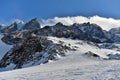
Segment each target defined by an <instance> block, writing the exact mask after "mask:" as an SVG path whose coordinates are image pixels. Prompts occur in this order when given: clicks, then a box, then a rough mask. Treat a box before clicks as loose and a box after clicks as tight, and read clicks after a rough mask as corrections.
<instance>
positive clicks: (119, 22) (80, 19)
mask: <svg viewBox="0 0 120 80" xmlns="http://www.w3.org/2000/svg"><path fill="white" fill-rule="evenodd" d="M58 22H62V23H63V24H65V25H72V24H73V23H79V24H81V23H84V22H90V23H95V24H97V25H99V26H101V27H102V28H103V29H104V30H109V29H111V28H115V27H120V19H114V18H105V17H100V16H93V17H84V16H75V17H55V18H53V19H46V20H42V26H45V25H54V24H56V23H58Z"/></svg>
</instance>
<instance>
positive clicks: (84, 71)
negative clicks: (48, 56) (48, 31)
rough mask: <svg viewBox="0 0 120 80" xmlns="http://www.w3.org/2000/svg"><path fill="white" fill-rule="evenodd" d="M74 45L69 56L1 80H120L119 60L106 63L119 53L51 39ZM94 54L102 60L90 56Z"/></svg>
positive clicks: (0, 76)
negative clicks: (89, 53)
mask: <svg viewBox="0 0 120 80" xmlns="http://www.w3.org/2000/svg"><path fill="white" fill-rule="evenodd" d="M49 39H50V40H52V41H54V42H56V43H57V41H58V40H61V41H64V42H65V43H70V45H72V47H74V48H75V50H73V51H68V52H66V56H64V57H59V56H58V57H59V58H58V59H57V60H54V61H49V63H47V64H41V65H38V66H34V67H29V68H23V69H18V70H13V71H7V72H1V73H0V80H120V72H119V71H120V67H119V66H120V64H119V61H117V60H104V58H106V59H107V58H109V57H108V56H107V54H115V53H118V54H119V52H118V51H116V50H113V51H112V50H109V49H102V48H99V46H97V45H96V44H94V43H92V42H87V41H80V40H71V39H65V38H55V37H49ZM88 51H91V52H93V53H95V54H97V55H99V56H100V57H94V56H89V55H86V54H85V53H86V52H88Z"/></svg>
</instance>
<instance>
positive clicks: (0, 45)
mask: <svg viewBox="0 0 120 80" xmlns="http://www.w3.org/2000/svg"><path fill="white" fill-rule="evenodd" d="M2 37H3V35H1V34H0V59H1V58H2V57H3V56H4V55H5V54H6V52H7V51H9V50H10V49H11V48H12V46H11V45H7V44H5V43H4V42H2V41H1V38H2Z"/></svg>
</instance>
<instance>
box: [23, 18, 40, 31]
mask: <svg viewBox="0 0 120 80" xmlns="http://www.w3.org/2000/svg"><path fill="white" fill-rule="evenodd" d="M40 28H41V27H40V24H39V22H38V20H37V18H34V19H32V20H31V21H29V22H28V23H26V24H25V25H24V26H23V29H26V30H36V29H40Z"/></svg>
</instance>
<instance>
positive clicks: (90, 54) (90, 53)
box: [85, 51, 100, 57]
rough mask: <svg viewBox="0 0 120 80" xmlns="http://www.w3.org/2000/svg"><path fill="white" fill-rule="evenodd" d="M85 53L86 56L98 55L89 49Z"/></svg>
mask: <svg viewBox="0 0 120 80" xmlns="http://www.w3.org/2000/svg"><path fill="white" fill-rule="evenodd" d="M85 55H87V56H88V57H100V56H99V55H97V54H95V53H93V52H91V51H88V52H86V53H85Z"/></svg>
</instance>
